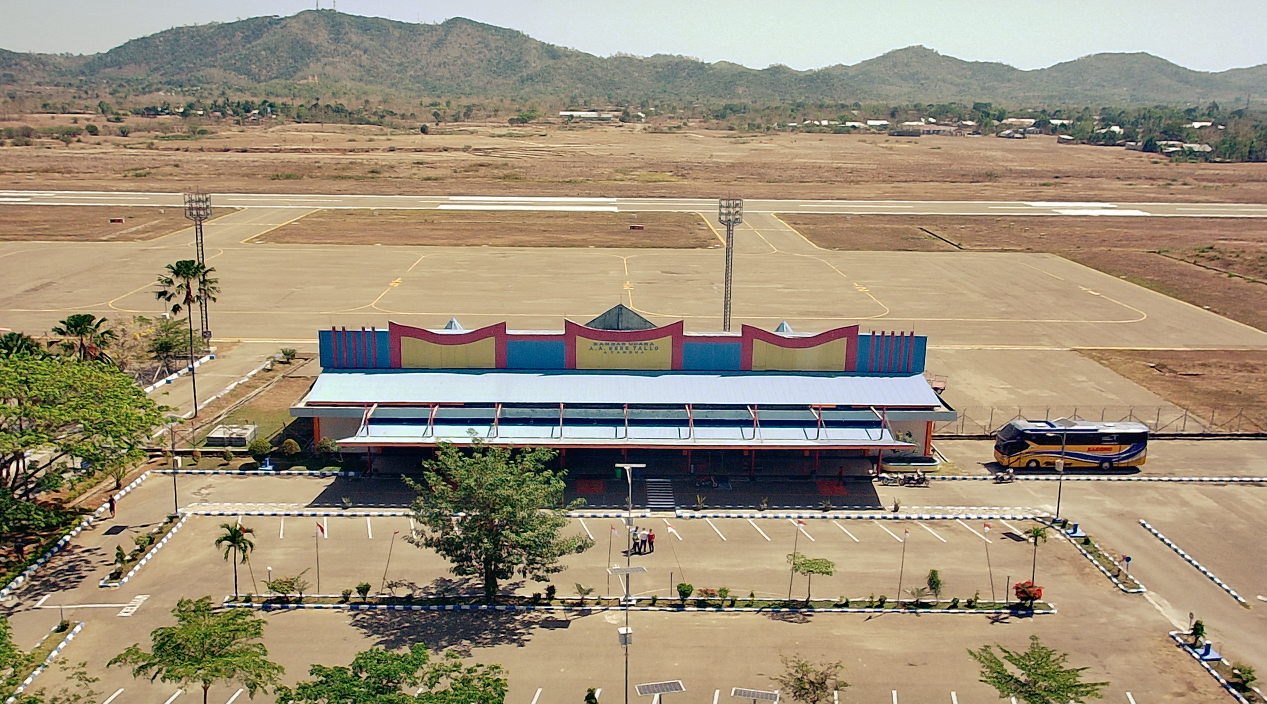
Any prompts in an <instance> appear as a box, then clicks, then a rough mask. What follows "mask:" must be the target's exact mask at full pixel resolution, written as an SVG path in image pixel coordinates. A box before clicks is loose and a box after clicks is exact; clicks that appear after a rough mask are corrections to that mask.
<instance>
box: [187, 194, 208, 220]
mask: <svg viewBox="0 0 1267 704" xmlns="http://www.w3.org/2000/svg"><path fill="white" fill-rule="evenodd" d="M185 218H186V219H188V220H193V221H194V222H204V221H206V220H210V219H211V194H209V193H203V192H202V191H194V192H192V193H186V194H185Z"/></svg>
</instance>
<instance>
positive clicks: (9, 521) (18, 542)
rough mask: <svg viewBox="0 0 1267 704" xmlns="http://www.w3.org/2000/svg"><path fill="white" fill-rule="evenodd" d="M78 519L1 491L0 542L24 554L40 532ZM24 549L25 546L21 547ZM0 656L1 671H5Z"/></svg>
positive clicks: (62, 510) (64, 512)
mask: <svg viewBox="0 0 1267 704" xmlns="http://www.w3.org/2000/svg"><path fill="white" fill-rule="evenodd" d="M73 520H75V513H74V512H73V511H68V510H65V509H54V508H48V507H45V506H41V505H40V504H37V503H35V502H34V501H29V500H23V499H16V498H14V497H13V495H12V494H9V493H7V492H0V543H3V544H5V545H12V546H14V547H15V549H17V550H18V551H19V554H24V553H25V545H26V543H27V542H28V541H32V540H34V539H35V538H36V536H38V535H39V534H41V533H44V532H45V531H48V530H50V529H53V528H59V527H61V526H64V525H67V524H69V523H70V522H72V521H73ZM19 546H22V547H19ZM2 663H3V658H2V657H0V670H3V669H4V666H3V664H2Z"/></svg>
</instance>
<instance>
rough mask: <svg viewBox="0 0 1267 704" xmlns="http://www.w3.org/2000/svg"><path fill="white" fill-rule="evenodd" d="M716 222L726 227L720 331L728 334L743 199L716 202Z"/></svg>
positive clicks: (727, 199) (725, 199)
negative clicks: (737, 237) (736, 229)
mask: <svg viewBox="0 0 1267 704" xmlns="http://www.w3.org/2000/svg"><path fill="white" fill-rule="evenodd" d="M717 222H719V223H721V224H722V225H725V226H726V294H725V299H724V300H723V302H722V319H721V329H722V330H723V331H724V332H730V279H731V273H732V272H733V271H734V265H735V225H738V224H740V223H742V222H743V199H742V198H722V199H721V200H719V201H717Z"/></svg>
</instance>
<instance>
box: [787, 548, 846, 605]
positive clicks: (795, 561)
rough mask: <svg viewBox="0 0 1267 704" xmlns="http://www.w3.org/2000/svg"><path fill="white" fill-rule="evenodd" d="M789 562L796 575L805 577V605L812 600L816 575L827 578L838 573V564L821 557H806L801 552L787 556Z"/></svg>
mask: <svg viewBox="0 0 1267 704" xmlns="http://www.w3.org/2000/svg"><path fill="white" fill-rule="evenodd" d="M787 561H788V562H789V563H791V565H792V571H793V572H795V573H796V574H803V575H805V577H806V578H807V579H806V582H805V603H807V604H808V603H809V600H810V587H811V585H812V584H813V582H814V575H816V574H821V575H824V576H827V577H830V576H831V575H833V574H835V573H836V563H834V562H832V561H831V560H828V559H825V558H821V557H806V556H804V555H802V554H801V553H799V552H794V553H792V554H790V555H788V556H787Z"/></svg>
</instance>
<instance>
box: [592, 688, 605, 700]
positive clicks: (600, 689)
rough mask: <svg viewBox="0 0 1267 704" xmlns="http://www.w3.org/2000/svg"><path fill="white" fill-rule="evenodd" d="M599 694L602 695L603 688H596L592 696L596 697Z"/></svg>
mask: <svg viewBox="0 0 1267 704" xmlns="http://www.w3.org/2000/svg"><path fill="white" fill-rule="evenodd" d="M601 696H603V688H602V687H599V688H598V689H596V690H594V698H595V699H598V698H599V697H601Z"/></svg>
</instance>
